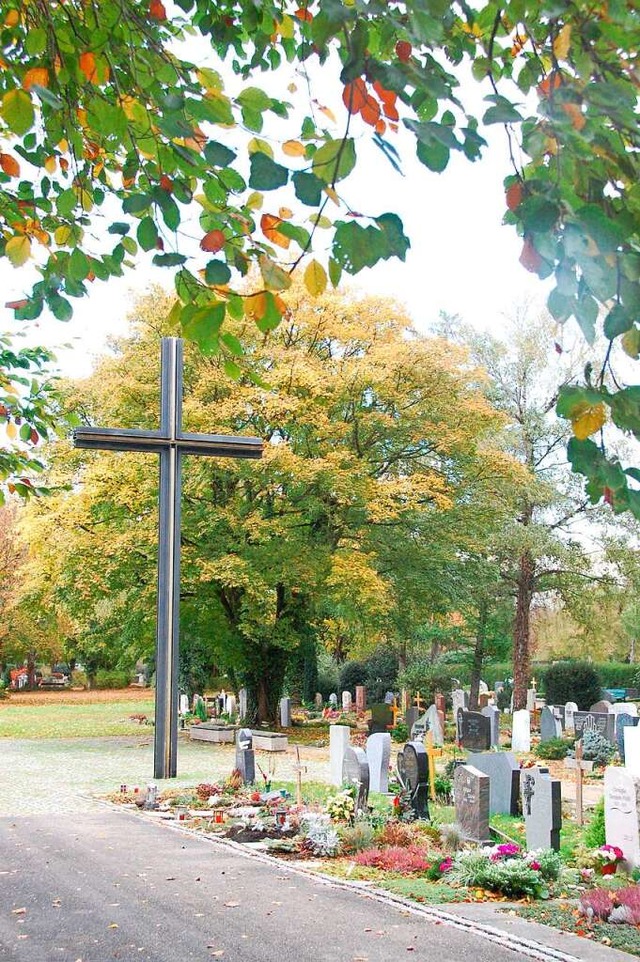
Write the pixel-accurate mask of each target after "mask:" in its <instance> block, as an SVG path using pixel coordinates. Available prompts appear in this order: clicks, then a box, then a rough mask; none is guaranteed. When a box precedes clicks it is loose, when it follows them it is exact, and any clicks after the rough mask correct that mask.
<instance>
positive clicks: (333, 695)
mask: <svg viewBox="0 0 640 962" xmlns="http://www.w3.org/2000/svg"><path fill="white" fill-rule="evenodd" d="M329 704H330V705H331V707H332V708H336V707H337V705H338V696H337V695H336V693H335V691H332V692H331V694H330V695H329Z"/></svg>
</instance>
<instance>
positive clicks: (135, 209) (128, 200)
mask: <svg viewBox="0 0 640 962" xmlns="http://www.w3.org/2000/svg"><path fill="white" fill-rule="evenodd" d="M150 207H151V198H150V197H148V196H147V195H146V194H129V196H128V197H125V199H124V200H123V202H122V209H123V211H124V212H125V214H141V213H142V212H143V211H144V210H148V209H149V208H150Z"/></svg>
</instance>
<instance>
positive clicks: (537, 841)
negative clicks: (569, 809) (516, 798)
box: [520, 768, 562, 852]
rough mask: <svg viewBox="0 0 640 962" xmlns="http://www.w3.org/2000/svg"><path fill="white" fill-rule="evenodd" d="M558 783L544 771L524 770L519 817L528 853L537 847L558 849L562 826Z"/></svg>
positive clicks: (557, 780) (559, 784)
mask: <svg viewBox="0 0 640 962" xmlns="http://www.w3.org/2000/svg"><path fill="white" fill-rule="evenodd" d="M560 788H561V782H560V781H559V779H557V778H551V776H550V775H549V774H548V770H547V769H542V768H524V769H523V770H522V772H521V776H520V792H521V796H522V815H523V817H524V824H525V830H526V836H527V848H528V849H529V851H531V850H533V849H538V848H552V849H553V850H554V851H556V852H558V851H559V850H560V827H561V825H562V801H561V797H560Z"/></svg>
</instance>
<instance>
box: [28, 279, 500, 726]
mask: <svg viewBox="0 0 640 962" xmlns="http://www.w3.org/2000/svg"><path fill="white" fill-rule="evenodd" d="M290 296H291V303H292V310H291V313H290V314H289V315H288V316H287V319H286V320H285V321H284V322H283V324H282V325H281V326H280V327H279V329H278V331H277V332H276V333H275V334H274V335H273V336H272V337H271V338H270V339H269V340H268V341H266V342H265V341H264V339H263V338H262V337H261V336H259V335H258V336H256V332H255V329H252V328H251V327H249V326H247V327H242V326H240V325H238V326H237V327H236V329H235V332H234V333H233V334H232V335H231V332H230V336H233V337H236V336H237V337H239V338H242V340H243V341H244V343H245V344H246V345H247V351H248V353H249V354H250V357H251V364H252V370H253V371H254V377H253V380H251V379H250V378H248V377H247V378H244V377H243V378H241V379H240V380H239V381H233V380H231V379H229V377H228V376H227V375H226V373H225V369H224V360H223V359H222V358H220V357H215V358H204V357H203V356H202V355H201V354H200V353H199V352H198V351H197V350H191V351H189V352H188V353H187V368H186V378H185V383H186V399H185V424H186V426H187V427H188V429H189V430H193V431H208V432H215V433H228V432H230V431H233V432H234V433H238V432H243V433H250V434H257V435H259V436H261V437H264V438H265V439H266V440H267V442H268V443H267V446H266V451H265V456H264V458H263V460H262V461H260V462H252V463H248V462H247V463H245V462H241V461H238V462H230V461H218V460H215V459H214V460H210V459H207V460H206V461H205V460H202V459H193V461H192V462H191V463H189V459H187V469H186V472H185V479H184V506H183V526H184V527H183V531H184V535H183V584H182V592H183V637H184V638H185V643H186V644H189V641H190V639H193V640H197V639H202V638H204V639H207V641H208V643H209V644H210V647H211V658H212V661H215V662H216V663H217V664H219V665H220V666H221V667H222V668H224V669H226V670H228V671H230V672H231V673H232V674H233V675H234V677H235V679H236V680H237V681H238V682H242V683H244V684H245V685H246V686H247V687H248V689H249V692H250V712H251V716H252V719H253V720H255V721H262V720H268V721H273V719H274V715H275V709H276V705H277V698H278V696H279V694H280V689H281V684H282V679H283V676H284V672H285V668H286V665H287V662H288V661H289V659H290V657H291V655H292V653H294V652H295V651H296V650H297V649H299V647H300V646H301V644H304V643H307V642H308V639H309V634H310V632H311V633H312V634H313V635H314V636H315V637H316V638H319V639H321V640H324V639H325V638H326V639H328V640H329V641H331V639H332V638H333V637H335V633H336V632H343V633H345V634H346V635H348V643H349V644H352V643H353V641H354V639H357V638H361V637H363V636H369V638H370V639H371V640H373V641H378V640H380V639H384V638H389V637H391V638H394V637H397V632H398V626H399V625H403V624H405V623H406V621H407V619H408V620H409V622H411V620H412V619H416V620H417V619H420V620H424V618H425V617H426V613H427V612H428V610H429V603H430V601H431V600H432V599H433V598H434V597H436V596H437V595H438V591H439V590H440V589H438V588H437V582H438V579H439V578H440V576H441V573H442V572H441V569H440V566H439V565H440V560H441V559H443V558H446V556H447V555H450V556H453V555H454V554H455V553H456V551H458V550H460V547H461V546H464V545H465V544H467V543H469V542H470V541H471V539H472V538H474V537H475V538H479V537H480V531H479V528H480V526H479V523H477V522H476V524H475V526H473V525H471V524H470V519H471V518H472V516H473V510H472V507H471V503H472V502H473V500H474V498H477V497H480V496H482V498H483V499H484V502H485V503H486V504H487V505H489V504H490V502H491V499H492V498H493V500H494V502H497V501H498V500H499V497H500V495H499V489H500V487H501V486H502V487H506V486H507V485H508V484H509V483H513V478H514V475H515V476H516V477H517V476H518V469H517V465H515V464H514V462H513V461H512V459H511V458H510V457H509V456H508V455H505V454H504V453H503V451H502V450H501V448H500V446H499V443H498V441H499V433H500V431H501V429H502V427H503V423H504V421H503V418H502V417H501V416H500V415H498V414H497V413H496V412H495V411H494V409H493V408H492V407H491V406H490V404H489V403H488V402H487V400H486V398H485V397H484V396H483V394H482V393H481V392H480V391H479V390H478V389H477V387H476V377H475V374H474V373H473V372H470V371H469V370H468V366H467V365H466V354H465V353H464V352H462V351H458V350H457V349H456V348H455V347H454V346H453V345H451V344H446V343H444V342H442V341H438V340H436V339H433V338H430V339H427V338H424V337H421V336H419V335H418V334H417V333H416V332H415V330H413V329H412V328H411V327H410V325H409V324H408V322H407V320H406V318H404V317H403V316H402V315H401V314H399V313H398V311H397V309H396V308H395V307H394V306H393V304H391V303H390V302H386V301H381V300H368V299H367V300H363V301H347V300H344V299H342V298H339V297H337V296H335V295H324V296H323V297H321V298H320V299H318V300H317V301H315V302H313V301H311V300H310V299H309V298H308V297H302V296H300V294H299V293H298V292H296V291H292V292H291V295H290ZM164 307H165V305H164V303H162V302H158V300H157V299H156V300H155V301H150V302H147V304H146V305H143V306H142V307H141V308H140V310H139V314H140V316H141V317H142V318H146V319H147V320H151V321H152V322H153V321H154V320H155V321H156V324H155V326H156V327H157V318H158V317H161V316H162V312H163V308H164ZM157 354H158V351H157V334H156V333H155V331H154V330H153V329H151V328H150V327H148V326H147V327H142V328H140V329H139V331H138V333H137V334H136V335H135V336H134V337H133V338H131V339H130V340H128V341H123V342H122V343H121V345H120V349H119V353H118V354H117V355H116V356H115V357H114V358H112V359H109V360H105V361H103V362H102V363H101V364H100V366H99V369H98V371H97V372H96V375H95V376H94V377H92V378H91V379H90V380H89V381H88V382H86V383H85V382H81V383H79V384H78V385H76V386H75V387H74V389H73V391H72V393H71V395H70V402H71V403H72V404H73V405H74V406H75V407H76V408H77V409H78V410H80V411H81V412H82V414H83V416H86V417H88V418H90V419H91V420H92V421H100V422H101V423H109V424H116V423H117V424H123V425H125V426H127V425H136V424H141V423H142V424H144V423H147V424H148V423H151V424H152V423H153V422H154V419H155V418H156V416H157V415H156V412H157V393H158V388H157V360H156V358H157ZM256 374H257V375H259V377H256ZM260 379H262V380H260ZM257 380H258V381H259V382H260V383H256V381H257ZM267 382H268V383H267ZM52 456H53V458H54V461H55V463H56V465H57V468H56V470H57V471H61V472H62V475H63V476H66V477H67V478H69V477H70V475H71V476H73V477H74V479H75V484H74V487H73V489H72V490H70V491H67V492H65V493H64V494H62V495H60V496H56V497H55V498H54V499H49V501H48V503H46V504H41V505H37V506H34V508H33V509H30V510H31V511H32V512H33V520H32V522H31V538H32V541H33V543H34V544H35V545H36V546H37V550H38V555H39V556H40V554H42V555H43V556H44V557H43V559H42V561H39V564H41V565H42V570H43V572H45V573H47V576H48V578H50V579H51V588H52V591H53V598H54V600H55V601H56V603H58V604H61V605H63V606H64V607H65V608H68V609H70V610H71V614H72V616H73V618H74V619H75V620H76V623H77V624H78V627H79V633H80V634H81V635H83V636H84V637H85V638H88V637H89V638H90V643H89V642H87V641H85V642H84V644H85V646H90V645H91V644H95V640H96V639H97V638H98V637H100V639H101V641H102V643H103V644H110V643H111V644H116V645H120V646H122V645H123V636H126V637H127V638H129V639H130V638H131V637H132V635H133V634H135V632H138V633H139V635H140V637H148V634H147V632H148V629H149V620H150V616H151V613H152V611H153V605H152V596H153V590H154V584H153V583H154V573H153V555H154V550H153V547H152V545H153V542H154V539H155V533H154V530H153V524H152V520H153V500H154V486H155V481H152V480H150V478H151V476H152V475H153V471H152V469H151V468H150V466H149V465H148V464H146V465H143V464H142V463H141V458H137V459H135V458H130V457H120V456H118V455H112V454H100V455H96V454H89V455H88V454H87V453H86V452H75V453H71V452H69V450H68V449H67V447H66V446H64V447H63V448H61V450H60V452H59V454H55V452H54V453H53V455H52ZM494 492H495V493H494ZM489 523H490V511H489V509H487V511H486V512H485V531H486V526H487V524H489ZM465 529H466V530H465ZM463 530H465V534H464V535H463V536H462V537H461V538H460V539H459V540H458V537H457V535H458V532H460V531H463ZM432 559H435V563H432ZM55 571H57V572H59V573H58V574H57V575H54V574H53V573H54V572H55ZM107 609H108V610H107ZM116 636H117V637H116ZM110 639H111V641H110ZM149 640H150V639H149Z"/></svg>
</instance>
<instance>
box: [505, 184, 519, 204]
mask: <svg viewBox="0 0 640 962" xmlns="http://www.w3.org/2000/svg"><path fill="white" fill-rule="evenodd" d="M506 198H507V207H508V208H509V210H515V209H516V207H519V206H520V204H521V202H522V184H521V183H520V181H516V183H515V184H512V185H511V187H508V188H507V193H506Z"/></svg>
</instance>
